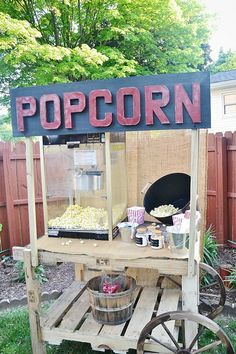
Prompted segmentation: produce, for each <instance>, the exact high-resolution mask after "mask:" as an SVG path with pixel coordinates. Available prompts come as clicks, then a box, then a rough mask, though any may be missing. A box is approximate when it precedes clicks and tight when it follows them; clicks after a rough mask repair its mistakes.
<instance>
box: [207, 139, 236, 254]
mask: <svg viewBox="0 0 236 354" xmlns="http://www.w3.org/2000/svg"><path fill="white" fill-rule="evenodd" d="M207 225H208V226H209V225H212V226H213V229H214V230H215V233H216V236H217V242H218V243H219V244H228V245H231V246H234V247H236V132H234V133H232V132H226V133H225V134H224V135H223V134H222V133H217V134H215V135H214V134H209V135H208V190H207Z"/></svg>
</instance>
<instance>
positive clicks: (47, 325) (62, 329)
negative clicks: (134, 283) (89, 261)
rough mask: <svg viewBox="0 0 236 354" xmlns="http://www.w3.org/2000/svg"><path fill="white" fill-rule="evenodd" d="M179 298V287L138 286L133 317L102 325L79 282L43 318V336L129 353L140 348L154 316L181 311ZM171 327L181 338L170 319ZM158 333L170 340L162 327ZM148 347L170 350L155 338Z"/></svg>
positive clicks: (48, 339)
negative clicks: (114, 324) (95, 317)
mask: <svg viewBox="0 0 236 354" xmlns="http://www.w3.org/2000/svg"><path fill="white" fill-rule="evenodd" d="M179 300H180V290H179V289H164V290H163V289H160V288H159V287H138V288H137V291H136V298H135V304H134V310H133V315H132V317H131V319H130V320H129V321H127V322H126V323H124V324H121V325H117V326H107V325H101V324H99V323H97V322H96V321H95V320H94V319H93V317H92V313H91V309H90V306H89V300H88V292H87V290H86V287H85V285H84V284H83V283H81V282H77V281H75V282H73V283H72V284H71V286H70V287H69V288H67V289H66V291H65V292H64V293H63V294H62V295H61V296H60V297H59V298H58V299H57V300H56V301H55V302H54V303H53V304H52V306H51V307H50V308H49V310H48V311H47V313H46V314H45V315H44V316H42V317H41V320H40V322H41V329H42V339H43V340H44V341H47V342H49V343H51V344H60V343H61V342H62V340H72V341H78V342H86V343H90V344H91V346H92V348H93V349H96V350H105V349H111V350H113V351H114V352H115V353H126V352H127V351H128V350H129V349H131V348H132V349H136V346H137V340H138V338H139V335H140V332H141V330H142V329H143V327H144V326H145V325H146V324H147V323H148V322H149V321H150V320H151V318H152V317H154V316H156V315H157V314H158V315H159V314H161V313H164V312H167V311H175V310H177V308H178V304H179ZM168 326H169V329H170V331H171V333H173V334H174V335H175V337H176V339H177V338H178V328H177V327H176V326H175V323H173V321H172V322H169V323H168ZM157 330H158V332H157ZM154 335H155V336H160V338H162V341H163V338H165V337H166V340H165V342H166V343H169V338H168V336H167V335H166V333H165V332H164V330H163V329H162V328H159V327H158V329H155V333H154ZM145 349H146V350H147V351H150V352H151V351H155V352H159V353H168V351H167V350H166V349H164V348H163V347H162V346H160V345H159V344H157V343H155V342H152V341H148V342H147V343H146V347H145Z"/></svg>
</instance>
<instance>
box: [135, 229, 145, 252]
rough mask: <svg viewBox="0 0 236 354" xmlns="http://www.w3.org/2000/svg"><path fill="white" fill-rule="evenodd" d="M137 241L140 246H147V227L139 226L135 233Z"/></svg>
mask: <svg viewBox="0 0 236 354" xmlns="http://www.w3.org/2000/svg"><path fill="white" fill-rule="evenodd" d="M135 243H136V246H138V247H145V246H147V244H148V241H147V228H146V227H139V228H138V229H137V232H136V235H135Z"/></svg>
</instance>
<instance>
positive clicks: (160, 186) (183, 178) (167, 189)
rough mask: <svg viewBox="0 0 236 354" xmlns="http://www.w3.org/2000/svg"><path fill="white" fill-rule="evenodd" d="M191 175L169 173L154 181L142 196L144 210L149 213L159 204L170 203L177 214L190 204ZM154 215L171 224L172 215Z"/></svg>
mask: <svg viewBox="0 0 236 354" xmlns="http://www.w3.org/2000/svg"><path fill="white" fill-rule="evenodd" d="M190 182H191V177H190V176H189V175H187V174H185V173H171V174H169V175H165V176H163V177H161V178H160V179H158V180H157V181H155V182H154V183H153V184H152V185H151V186H150V187H149V189H148V190H147V192H146V193H145V196H144V201H143V204H144V208H145V211H146V212H147V213H148V214H150V212H151V211H152V210H154V209H155V208H158V207H159V206H161V205H166V204H167V205H168V204H172V205H173V206H174V207H175V208H178V211H177V212H176V213H175V214H173V215H176V214H179V213H182V212H184V211H185V210H186V209H188V208H189V205H190ZM173 215H170V216H166V217H155V218H156V219H157V220H159V221H160V222H162V223H163V224H166V225H173V222H172V216H173Z"/></svg>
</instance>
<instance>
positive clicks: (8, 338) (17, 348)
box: [0, 308, 112, 354]
mask: <svg viewBox="0 0 236 354" xmlns="http://www.w3.org/2000/svg"><path fill="white" fill-rule="evenodd" d="M0 353H4V354H16V353H17V354H26V353H27V354H31V353H32V350H31V340H30V330H29V320H28V311H27V310H26V309H25V308H20V309H15V310H9V311H4V312H1V313H0ZM95 353H97V354H99V353H101V352H97V351H93V350H92V349H91V348H90V345H89V344H85V343H78V342H70V341H63V342H62V343H61V344H60V345H59V346H55V345H47V354H95ZM106 353H107V354H111V353H112V352H111V351H106Z"/></svg>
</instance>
